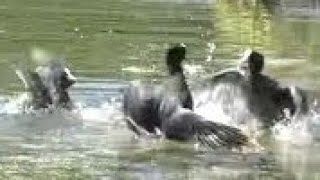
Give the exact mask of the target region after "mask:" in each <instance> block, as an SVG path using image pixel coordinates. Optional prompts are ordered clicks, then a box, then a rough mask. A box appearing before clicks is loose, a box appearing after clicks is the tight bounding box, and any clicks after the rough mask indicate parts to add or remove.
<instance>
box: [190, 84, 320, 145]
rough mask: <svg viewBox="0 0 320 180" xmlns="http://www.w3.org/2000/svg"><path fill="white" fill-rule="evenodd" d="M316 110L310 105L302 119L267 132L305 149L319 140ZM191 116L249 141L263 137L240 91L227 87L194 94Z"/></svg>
mask: <svg viewBox="0 0 320 180" xmlns="http://www.w3.org/2000/svg"><path fill="white" fill-rule="evenodd" d="M318 109H319V107H317V106H316V105H313V106H312V107H311V108H310V111H309V112H308V113H307V114H306V115H298V116H295V117H290V121H288V120H287V119H284V120H282V121H280V122H278V123H277V124H276V125H275V126H274V127H272V128H271V132H272V137H273V138H274V139H275V140H277V141H286V142H288V143H292V144H295V145H300V146H303V145H307V144H311V143H312V142H313V139H314V138H318V137H320V114H319V112H318V111H319V110H318ZM195 112H196V113H198V114H200V115H202V116H204V117H205V118H207V119H210V120H213V121H215V122H221V123H224V124H228V125H231V126H235V127H238V128H241V129H242V130H243V131H244V132H245V133H246V134H247V135H248V136H249V137H250V138H251V139H252V140H253V141H257V139H258V138H261V136H262V135H263V134H264V132H265V129H263V128H261V127H262V123H261V121H260V120H259V119H257V118H256V117H255V116H254V115H253V114H252V113H250V112H249V108H248V104H247V101H246V98H245V96H244V94H243V92H242V90H241V89H240V88H239V87H237V86H235V85H232V84H231V83H220V84H218V85H216V86H215V87H214V88H213V89H207V90H201V91H198V92H197V93H195Z"/></svg>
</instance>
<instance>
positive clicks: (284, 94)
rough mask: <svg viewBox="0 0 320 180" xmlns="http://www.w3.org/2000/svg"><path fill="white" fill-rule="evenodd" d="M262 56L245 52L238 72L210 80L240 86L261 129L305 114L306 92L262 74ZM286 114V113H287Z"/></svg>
mask: <svg viewBox="0 0 320 180" xmlns="http://www.w3.org/2000/svg"><path fill="white" fill-rule="evenodd" d="M263 68H264V56H263V55H262V54H261V53H259V52H257V51H253V50H251V49H248V50H246V51H245V53H244V56H243V57H242V60H241V63H240V65H239V67H238V70H232V71H226V72H223V73H220V74H219V75H217V76H216V77H214V78H213V79H212V82H213V84H215V85H216V84H218V83H220V82H223V81H225V82H232V83H233V84H234V85H237V86H239V87H240V88H241V89H242V90H243V92H244V95H245V98H246V99H247V104H248V108H249V110H250V112H251V113H253V114H254V115H255V116H257V117H258V119H260V120H261V121H262V123H263V125H264V126H266V127H270V126H272V125H274V123H276V122H278V121H281V120H283V119H286V118H288V116H289V117H292V116H294V115H296V114H297V113H305V112H306V111H307V110H308V100H307V95H306V92H305V91H304V90H302V89H300V88H298V87H284V86H282V85H281V84H280V83H279V82H278V81H276V80H274V79H272V78H270V77H269V76H267V75H264V74H262V71H263ZM286 110H287V111H289V112H286Z"/></svg>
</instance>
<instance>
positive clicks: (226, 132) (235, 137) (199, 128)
mask: <svg viewBox="0 0 320 180" xmlns="http://www.w3.org/2000/svg"><path fill="white" fill-rule="evenodd" d="M195 136H196V138H197V139H198V141H199V142H200V143H202V144H203V145H205V146H209V147H211V148H217V147H222V146H225V147H228V148H232V147H240V146H243V145H246V144H247V142H248V137H247V136H246V135H244V134H243V133H242V132H241V131H240V130H239V129H237V128H234V127H231V126H227V125H223V124H218V123H215V122H211V121H200V122H197V123H196V124H195Z"/></svg>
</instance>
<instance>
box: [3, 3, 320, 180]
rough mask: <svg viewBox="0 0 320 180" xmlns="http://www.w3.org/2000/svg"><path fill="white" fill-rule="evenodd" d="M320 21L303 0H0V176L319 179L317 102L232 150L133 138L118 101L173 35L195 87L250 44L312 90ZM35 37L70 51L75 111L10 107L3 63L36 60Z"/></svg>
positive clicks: (8, 74)
mask: <svg viewBox="0 0 320 180" xmlns="http://www.w3.org/2000/svg"><path fill="white" fill-rule="evenodd" d="M319 31H320V9H319V3H317V2H316V1H311V0H310V1H302V0H282V1H279V2H278V1H261V2H260V1H259V0H257V1H249V0H248V1H247V0H243V1H238V2H237V3H235V2H234V1H231V0H225V1H224V0H223V1H222V0H136V1H130V0H109V1H104V0H95V1H85V0H78V1H73V0H55V1H41V0H2V1H1V2H0V93H1V95H0V122H1V125H0V126H1V127H0V144H1V145H0V162H1V163H0V178H1V179H10V178H12V179H45V178H48V179H290V180H291V179H320V150H319V149H320V125H319V124H320V123H319V118H318V114H317V113H316V112H315V113H313V114H311V115H310V116H308V117H305V118H303V119H302V120H303V121H298V122H297V123H295V124H292V125H290V126H282V125H279V126H277V127H276V132H277V133H273V134H272V135H266V136H263V137H261V138H257V141H258V143H259V144H260V147H259V148H253V149H249V150H247V151H245V150H244V151H243V152H234V151H227V150H217V151H211V150H207V149H201V150H196V149H195V148H194V146H193V144H192V143H175V142H170V141H166V140H153V139H140V140H137V139H134V138H133V136H132V133H131V132H130V131H129V130H128V129H127V128H126V126H125V124H124V122H123V120H122V114H121V112H120V111H119V109H120V107H121V94H122V90H123V88H124V87H126V86H127V84H128V81H130V80H137V79H144V80H152V81H154V80H159V81H161V80H162V79H163V77H165V76H166V70H165V66H164V63H163V59H164V52H165V50H166V49H167V48H168V47H169V46H170V45H172V44H174V43H181V42H182V43H185V44H186V46H187V50H188V52H187V61H186V63H185V68H186V70H187V77H188V82H189V84H190V85H191V87H192V89H197V88H198V87H197V82H198V79H199V78H205V77H208V76H210V75H211V74H212V73H213V72H217V71H219V70H223V69H225V68H230V67H234V66H235V65H236V64H237V62H238V58H239V54H240V53H241V52H243V50H244V49H246V48H247V47H251V48H254V49H257V50H259V51H261V52H262V53H263V54H265V56H266V73H267V74H270V75H271V76H272V77H274V78H277V79H279V80H280V81H282V82H283V83H285V84H291V85H298V86H300V87H303V88H304V89H307V90H308V91H310V92H312V93H314V94H319V89H320V88H319V87H320V76H319V75H320V74H319V72H320V71H319V72H318V70H319V69H320V61H319V60H318V58H320V53H319V52H320V51H318V49H319V45H320V39H319V38H318V37H319V35H318V34H319V33H318V32H319ZM212 43H214V44H215V45H216V49H215V50H214V52H213V53H212V52H210V45H212ZM34 48H42V49H46V50H48V51H51V52H54V53H56V54H57V55H59V56H63V57H65V58H66V59H67V64H68V65H69V66H70V68H71V69H72V71H73V72H74V74H75V75H76V76H77V77H78V79H79V81H78V82H77V84H76V85H75V87H73V88H72V89H71V96H72V99H73V101H74V102H75V103H76V104H77V105H78V106H79V109H78V110H77V111H76V112H57V113H53V114H47V113H42V114H37V115H32V114H21V113H19V112H18V110H17V107H16V106H15V101H16V100H17V97H18V95H19V94H21V92H22V90H23V87H22V84H21V83H20V82H19V80H18V78H17V77H16V75H15V73H14V71H13V70H12V68H11V67H12V65H13V64H16V65H19V66H24V67H30V68H32V67H34V66H35V65H34V63H33V62H32V61H31V60H30V51H31V50H32V49H34ZM202 111H206V112H211V110H210V109H205V110H202ZM257 133H258V132H257Z"/></svg>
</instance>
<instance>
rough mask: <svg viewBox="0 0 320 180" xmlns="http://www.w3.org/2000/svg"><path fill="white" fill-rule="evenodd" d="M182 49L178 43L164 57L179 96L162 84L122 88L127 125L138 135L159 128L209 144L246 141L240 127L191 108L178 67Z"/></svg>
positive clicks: (153, 132) (168, 134) (171, 135)
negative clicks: (209, 119) (213, 119)
mask: <svg viewBox="0 0 320 180" xmlns="http://www.w3.org/2000/svg"><path fill="white" fill-rule="evenodd" d="M185 53H186V50H185V47H183V46H181V45H178V46H175V47H173V48H170V49H169V50H168V52H167V58H166V62H167V65H168V69H169V73H170V75H171V76H177V77H178V78H177V80H178V81H180V82H181V84H179V85H178V87H179V88H180V89H179V90H180V92H178V93H181V95H180V96H179V94H178V95H177V94H175V93H170V92H168V91H167V90H166V89H163V87H155V86H152V85H143V84H140V85H130V86H129V88H128V89H126V90H125V93H124V99H123V111H124V114H125V116H126V117H127V118H126V120H127V123H128V125H129V128H130V129H131V130H133V131H134V132H135V133H136V134H138V135H156V134H159V132H160V133H161V134H162V135H164V137H166V138H168V139H172V140H178V141H187V140H192V139H196V140H198V141H199V142H201V143H202V144H204V145H207V146H209V147H212V148H216V147H219V146H226V147H238V146H241V145H244V144H246V143H247V137H246V136H245V135H243V134H242V133H241V131H240V130H239V129H237V128H233V127H230V126H227V125H223V124H219V123H215V122H212V121H208V120H206V119H205V118H203V117H202V116H200V115H197V114H196V113H194V112H192V110H191V109H192V97H191V93H190V91H189V88H188V86H187V84H186V82H185V77H184V75H183V71H182V67H181V62H182V60H183V59H184V58H185ZM170 78H171V77H170Z"/></svg>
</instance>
